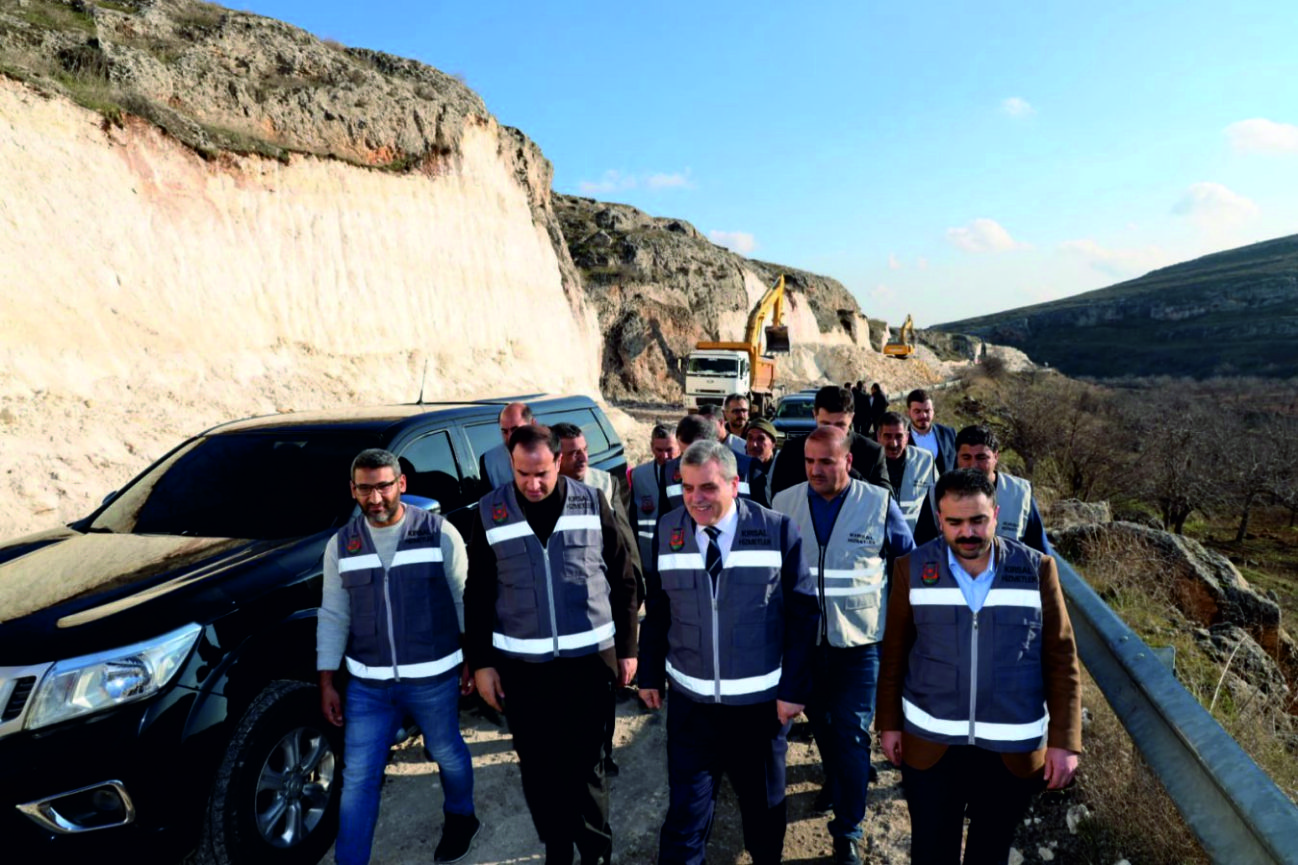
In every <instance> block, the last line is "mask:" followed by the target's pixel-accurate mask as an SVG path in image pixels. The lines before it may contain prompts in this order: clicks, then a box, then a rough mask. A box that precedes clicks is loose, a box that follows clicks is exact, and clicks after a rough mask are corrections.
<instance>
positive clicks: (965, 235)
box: [946, 217, 1028, 252]
mask: <svg viewBox="0 0 1298 865" xmlns="http://www.w3.org/2000/svg"><path fill="white" fill-rule="evenodd" d="M946 238H947V240H949V241H951V242H952V243H953V244H955V245H956V246H958V247H960V248H961V249H963V250H964V251H965V252H1008V251H1010V250H1012V249H1027V248H1028V244H1026V243H1019V242H1018V241H1017V240H1015V239H1014V238H1013V237H1011V236H1010V233H1009V232H1008V231H1006V230H1005V229H1004V228H1003V227H1002V226H1001V224H1000V223H999V222H997V221H996V220H994V219H987V218H985V217H984V218H980V219H975V220H974V221H973V222H971V223H969V224H968V225H964V226H961V227H959V228H948V229H947V230H946Z"/></svg>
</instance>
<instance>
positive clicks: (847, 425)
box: [771, 384, 892, 495]
mask: <svg viewBox="0 0 1298 865" xmlns="http://www.w3.org/2000/svg"><path fill="white" fill-rule="evenodd" d="M812 409H813V411H814V415H815V418H816V424H817V425H818V426H833V427H838V428H839V429H841V430H842V431H843V432H845V433H849V434H850V435H849V438H848V441H849V443H850V446H851V451H852V466H853V469H852V470H853V471H855V472H857V473H858V474H859V475H860V476H861V478H862V479H863V480H864V481H866V482H867V483H871V484H875V485H876V486H881V487H883V488H884V489H885V490H887V491H888V492H890V493H891V492H892V487H891V486H889V484H888V466H887V464H886V463H885V462H884V459H883V448H882V447H880V446H879V443H878V442H875V441H870V439H868V438H866V437H865V436H863V435H858V434H857V433H856V432H855V431H854V430H852V421H853V419H854V417H855V412H856V407H855V404H854V403H853V401H852V394H851V391H848V390H846V389H845V388H841V387H836V386H834V385H832V384H831V385H829V386H828V387H822V388H821V389H820V390H818V391H816V398H815V400H813V402H812ZM804 442H806V436H802V437H800V438H793V439H786V440H785V442H784V447H783V449H781V451H780V458H779V459H778V460H776V463H775V472H774V475H773V477H772V479H771V492H772V494H773V495H779V493H780V491H781V490H787V489H788V488H789V487H792V486H797V485H798V484H800V483H802V482H803V481H804V480H806V473H805V471H804V470H803V467H802V465H803V454H802V447H803V444H804Z"/></svg>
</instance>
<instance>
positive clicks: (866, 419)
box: [852, 381, 870, 436]
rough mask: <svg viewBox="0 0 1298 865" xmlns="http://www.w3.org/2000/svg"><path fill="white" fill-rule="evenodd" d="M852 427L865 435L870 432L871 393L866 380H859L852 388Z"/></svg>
mask: <svg viewBox="0 0 1298 865" xmlns="http://www.w3.org/2000/svg"><path fill="white" fill-rule="evenodd" d="M852 412H853V413H852V429H853V430H855V431H856V432H858V433H860V434H861V435H863V436H868V435H869V434H870V394H869V393H867V392H866V389H865V382H864V381H857V383H856V385H855V386H854V387H853V388H852Z"/></svg>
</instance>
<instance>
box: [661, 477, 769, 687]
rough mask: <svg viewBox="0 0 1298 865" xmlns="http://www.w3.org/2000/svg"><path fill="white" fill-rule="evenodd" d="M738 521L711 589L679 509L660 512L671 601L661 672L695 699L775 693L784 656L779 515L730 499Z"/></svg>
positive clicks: (682, 510) (663, 574)
mask: <svg viewBox="0 0 1298 865" xmlns="http://www.w3.org/2000/svg"><path fill="white" fill-rule="evenodd" d="M734 507H735V508H737V509H738V514H739V525H738V527H737V528H736V530H735V539H734V544H733V545H732V546H731V548H730V552H729V553H728V554H727V555H726V556H725V557H724V558H723V559H722V561H721V576H720V578H719V579H718V580H717V584H716V587H715V590H714V588H713V585H712V578H711V577H710V576H708V572H707V570H706V569H705V567H704V551H701V550H700V549H699V546H698V541H697V540H696V538H695V524H694V521H693V520H692V519H690V516H689V513H688V512H687V511H686V510H685V508H677V509H676V510H673V511H671V512H669V513H668V514H667V515H666V516H664V517H663V519H662V522H661V524H660V525H659V528H658V548H657V550H656V553H657V557H658V558H657V565H658V575H659V577H660V578H661V580H662V588H663V591H664V592H665V593H666V594H667V598H668V603H669V604H670V608H671V626H670V627H669V628H668V631H667V675H668V677H670V679H671V681H672V685H673V687H675V688H678V689H680V690H681V691H682V692H684V693H685V694H686V695H687V696H689V697H690V698H691V699H694V700H698V701H701V702H710V703H726V704H729V705H746V704H750V703H761V702H764V701H767V700H773V699H775V693H776V690H777V688H778V686H779V684H780V674H781V672H782V666H781V661H782V658H783V655H784V590H783V582H782V580H781V568H782V562H783V556H782V553H781V543H782V530H781V523H782V522H783V519H784V518H783V517H782V516H780V515H779V514H777V513H775V512H774V511H769V510H767V509H766V508H763V507H761V506H759V505H754V504H750V503H749V502H746V501H743V500H742V499H736V500H735V503H734Z"/></svg>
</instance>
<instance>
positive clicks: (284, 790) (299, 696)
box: [190, 681, 343, 865]
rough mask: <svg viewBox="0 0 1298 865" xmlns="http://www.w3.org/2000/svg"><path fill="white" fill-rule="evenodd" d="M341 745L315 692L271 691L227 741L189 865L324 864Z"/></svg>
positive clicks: (286, 687) (298, 685) (274, 686)
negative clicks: (322, 710)
mask: <svg viewBox="0 0 1298 865" xmlns="http://www.w3.org/2000/svg"><path fill="white" fill-rule="evenodd" d="M342 738H343V737H342V730H341V729H339V728H337V727H335V726H333V725H332V724H330V723H328V722H327V721H325V719H324V717H323V716H322V715H321V714H320V699H319V691H318V690H317V689H316V688H315V686H313V685H308V684H306V683H305V682H294V681H276V682H271V683H270V684H269V685H267V686H266V688H265V690H263V691H262V692H261V693H260V694H259V695H257V698H256V699H255V700H253V702H252V705H251V706H249V707H248V711H247V712H245V713H244V716H243V718H242V719H241V720H240V722H239V726H238V728H237V729H236V730H235V733H234V736H233V737H231V739H230V744H229V746H228V748H227V749H226V753H225V758H224V759H223V760H222V762H221V767H220V769H219V770H218V772H217V775H216V783H215V784H214V785H213V788H212V794H211V796H210V798H209V800H208V810H207V815H206V818H205V821H204V826H203V835H202V839H201V840H200V842H199V846H198V848H197V849H196V850H195V851H194V855H193V856H192V857H190V862H191V863H192V865H244V863H260V862H265V863H276V865H314V863H316V862H319V861H320V859H321V857H323V856H324V854H325V852H326V851H328V849H329V845H331V844H332V843H333V840H334V835H335V833H336V832H337V828H338V799H339V794H340V791H341V789H342V759H341V757H342Z"/></svg>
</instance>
